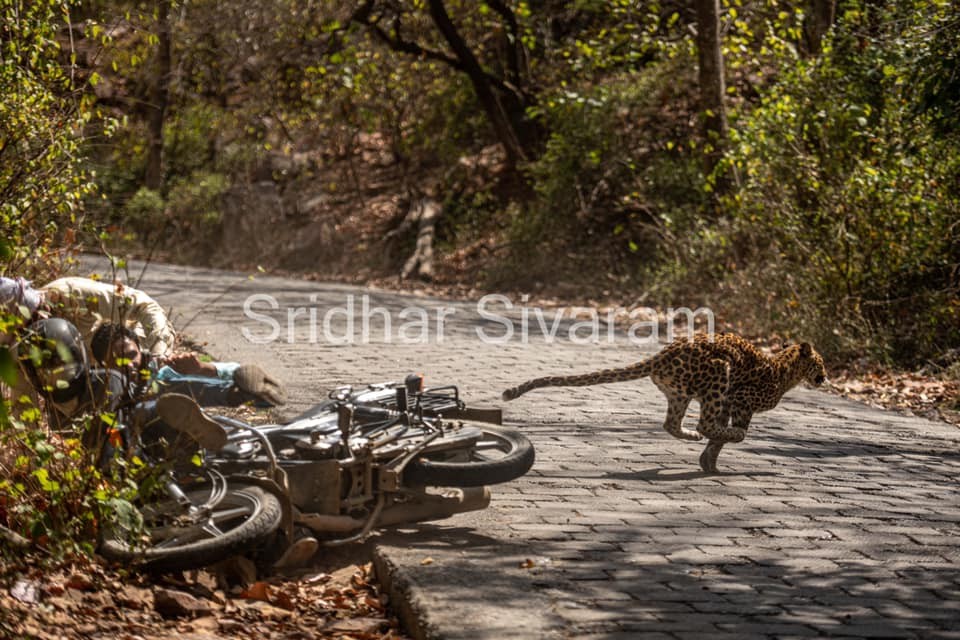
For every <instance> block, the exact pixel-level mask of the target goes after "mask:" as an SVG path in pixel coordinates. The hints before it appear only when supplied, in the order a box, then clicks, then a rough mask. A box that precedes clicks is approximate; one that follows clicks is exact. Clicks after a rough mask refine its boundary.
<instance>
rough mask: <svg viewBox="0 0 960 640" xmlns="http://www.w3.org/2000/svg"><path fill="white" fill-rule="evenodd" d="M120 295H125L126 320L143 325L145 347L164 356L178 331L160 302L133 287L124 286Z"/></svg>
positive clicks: (170, 347) (146, 349)
mask: <svg viewBox="0 0 960 640" xmlns="http://www.w3.org/2000/svg"><path fill="white" fill-rule="evenodd" d="M120 295H121V296H122V297H123V303H124V304H123V307H124V308H125V310H126V315H125V317H124V321H126V322H132V323H136V324H139V325H140V326H141V327H143V330H144V333H145V336H144V340H143V344H142V346H143V349H144V350H145V351H148V352H149V353H151V354H153V355H155V356H164V355H166V354H167V353H169V352H170V350H171V349H172V348H173V344H174V341H175V340H176V333H175V331H174V329H173V324H171V322H170V320H169V319H168V318H167V313H166V312H165V311H164V310H163V307H161V306H160V303H158V302H157V301H156V300H154V299H153V298H151V297H150V296H148V295H147V294H146V293H144V292H143V291H140V290H139V289H134V288H132V287H123V288H122V289H121V291H120ZM181 373H182V372H181Z"/></svg>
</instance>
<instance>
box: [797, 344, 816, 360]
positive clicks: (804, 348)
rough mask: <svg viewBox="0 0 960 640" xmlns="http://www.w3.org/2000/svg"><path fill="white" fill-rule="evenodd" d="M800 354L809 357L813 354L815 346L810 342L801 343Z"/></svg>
mask: <svg viewBox="0 0 960 640" xmlns="http://www.w3.org/2000/svg"><path fill="white" fill-rule="evenodd" d="M800 355H801V356H803V357H805V358H809V357H810V356H812V355H813V347H812V346H811V345H810V343H809V342H801V343H800Z"/></svg>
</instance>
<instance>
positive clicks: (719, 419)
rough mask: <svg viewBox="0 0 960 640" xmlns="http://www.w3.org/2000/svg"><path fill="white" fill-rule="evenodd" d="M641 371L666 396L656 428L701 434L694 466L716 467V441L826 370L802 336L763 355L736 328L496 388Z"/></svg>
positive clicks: (689, 436)
mask: <svg viewBox="0 0 960 640" xmlns="http://www.w3.org/2000/svg"><path fill="white" fill-rule="evenodd" d="M647 376H649V377H650V379H651V380H652V381H653V383H654V384H655V385H657V387H658V388H659V389H660V391H662V392H663V394H664V395H665V396H666V397H667V417H666V419H665V420H664V422H663V428H664V429H665V430H666V431H667V433H669V434H670V435H672V436H674V437H675V438H679V439H681V440H694V441H697V440H702V439H703V438H708V440H709V442H708V443H707V446H706V448H705V449H704V451H703V453H702V454H701V455H700V467H701V468H702V469H703V470H704V471H705V472H707V473H716V471H717V456H719V454H720V450H721V449H722V448H723V445H725V444H726V443H728V442H741V441H742V440H743V439H744V438H745V437H746V435H747V428H748V427H749V426H750V420H751V419H752V418H753V414H755V413H759V412H761V411H768V410H770V409H773V408H774V407H776V406H777V404H778V403H779V402H780V398H782V397H783V394H785V393H786V392H787V391H789V390H790V389H792V388H793V387H795V386H797V385H798V384H800V383H801V382H803V381H807V382H809V383H811V384H813V385H820V384H823V382H824V380H826V371H825V369H824V365H823V358H821V357H820V354H819V353H817V352H816V351H815V350H814V348H813V347H812V346H810V344H809V343H806V342H804V343H802V344H798V345H793V346H790V347H787V348H786V349H783V350H782V351H780V352H779V353H777V354H775V355H773V356H767V355H765V354H764V353H763V352H762V351H760V350H759V349H758V348H757V347H755V346H754V345H752V344H750V343H749V342H747V341H746V340H744V339H743V338H741V337H740V336H736V335H733V334H727V333H724V334H720V335H716V336H712V339H711V336H708V335H704V334H700V335H697V336H695V337H694V339H693V340H692V341H691V340H687V339H685V338H683V339H679V340H677V341H675V342H672V343H670V344H669V345H668V346H667V347H665V348H664V349H663V350H662V351H660V352H659V353H657V354H656V355H654V356H653V357H651V358H649V359H647V360H642V361H640V362H637V363H636V364H632V365H629V366H626V367H622V368H619V369H604V370H602V371H595V372H592V373H585V374H582V375H572V376H556V377H545V378H536V379H534V380H529V381H527V382H524V383H523V384H521V385H519V386H517V387H512V388H510V389H507V390H506V391H504V392H503V399H504V400H513V399H514V398H516V397H518V396H521V395H523V394H524V393H526V392H528V391H532V390H533V389H539V388H540V387H581V386H589V385H595V384H606V383H608V382H626V381H627V380H637V379H639V378H646V377H647ZM692 399H696V400H697V401H698V402H699V403H700V421H699V422H698V424H697V429H696V431H694V430H692V429H688V428H686V427H684V426H683V416H684V414H685V413H686V411H687V407H688V406H689V405H690V401H691V400H692Z"/></svg>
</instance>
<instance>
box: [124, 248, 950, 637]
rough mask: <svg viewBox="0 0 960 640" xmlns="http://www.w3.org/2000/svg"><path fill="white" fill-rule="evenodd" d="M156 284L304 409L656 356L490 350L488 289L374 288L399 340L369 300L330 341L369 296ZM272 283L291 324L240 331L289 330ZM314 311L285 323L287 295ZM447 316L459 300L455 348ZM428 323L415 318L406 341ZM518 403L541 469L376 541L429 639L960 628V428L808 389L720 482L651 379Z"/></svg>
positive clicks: (493, 329) (739, 454)
mask: <svg viewBox="0 0 960 640" xmlns="http://www.w3.org/2000/svg"><path fill="white" fill-rule="evenodd" d="M142 287H143V288H145V289H147V290H148V291H150V292H151V293H153V294H155V295H156V297H157V298H158V299H159V300H160V301H161V302H162V303H163V304H164V305H165V306H167V307H170V308H172V310H173V315H174V318H175V319H176V321H177V322H178V324H179V325H181V326H183V325H187V332H188V333H190V334H192V335H193V336H195V337H198V338H200V339H201V340H204V341H207V342H208V343H209V348H210V350H211V351H212V352H213V353H215V354H217V355H218V356H220V357H222V358H224V359H238V360H243V361H258V362H263V363H264V364H265V365H266V366H267V367H268V368H269V369H271V370H273V371H275V372H277V373H279V374H280V376H281V377H283V379H284V380H285V381H286V383H287V384H288V385H289V387H290V390H291V392H292V393H291V395H292V397H293V402H292V405H291V407H290V408H289V410H290V411H291V412H293V411H296V410H299V409H301V408H303V407H305V406H307V405H308V404H310V403H311V402H312V401H314V400H315V399H317V398H318V397H319V392H320V391H321V390H326V389H329V388H330V387H332V386H335V385H337V384H342V383H350V382H355V383H361V382H367V381H372V380H385V379H397V378H400V377H402V376H403V375H404V374H406V373H407V372H410V371H419V372H425V373H426V374H427V376H428V379H430V380H433V381H436V382H451V383H456V384H459V385H460V386H461V388H462V389H463V390H464V391H465V395H466V397H467V400H468V403H469V404H472V405H477V406H480V405H487V406H489V405H500V404H501V403H500V401H499V393H500V392H501V391H502V389H504V388H505V387H507V386H511V385H513V384H515V383H517V382H520V381H522V380H525V379H527V378H529V377H535V376H537V375H542V374H544V373H546V372H550V373H567V372H574V371H586V370H591V369H593V368H596V367H597V366H611V365H618V364H625V363H629V362H632V361H634V360H636V359H638V357H639V356H641V355H643V353H644V352H645V351H650V352H652V351H653V350H655V349H656V347H649V348H647V349H646V350H645V349H643V348H641V347H637V346H634V345H629V344H627V342H626V341H625V340H624V339H623V337H622V336H620V337H618V338H617V339H616V341H615V342H613V343H609V342H607V341H606V335H604V336H603V340H601V341H600V342H599V343H598V344H590V345H579V344H573V343H571V342H570V341H569V340H567V339H561V340H558V341H557V342H555V343H553V344H548V343H546V342H545V341H544V339H543V338H542V336H536V335H533V336H531V338H530V341H529V344H527V345H524V344H521V341H520V340H519V339H518V338H517V337H515V339H514V340H511V341H509V342H508V343H506V344H503V345H490V344H484V343H483V342H482V341H481V340H479V339H478V337H477V333H476V331H477V329H478V328H480V329H483V330H485V331H486V332H487V334H488V335H491V336H501V335H503V334H504V332H505V326H504V325H503V324H502V323H499V322H498V321H496V320H495V319H493V320H491V319H484V318H482V317H481V316H479V315H478V313H477V305H476V302H475V301H474V302H470V303H460V302H446V301H439V300H429V299H422V298H414V297H409V296H400V295H396V294H392V293H385V292H367V293H369V296H370V297H369V306H370V308H374V307H382V308H384V309H385V310H386V311H387V312H389V314H390V315H391V322H392V325H393V326H392V329H393V332H394V337H393V338H392V339H391V340H389V341H388V340H385V339H384V333H383V316H382V315H376V314H373V315H371V317H372V318H373V321H372V322H371V323H370V324H369V325H368V329H370V340H369V343H368V344H351V345H334V344H330V341H329V340H328V339H327V338H326V337H325V336H324V335H323V330H322V320H323V317H324V315H325V314H326V313H327V312H328V311H329V310H330V309H332V308H335V307H346V306H347V305H348V303H349V301H350V298H349V296H354V298H353V302H354V309H353V314H348V313H347V312H346V311H344V312H342V313H334V315H333V316H331V320H333V321H334V322H332V324H331V325H330V328H331V331H332V333H333V334H335V335H333V336H331V337H334V338H335V337H336V336H337V335H343V334H344V332H345V331H346V329H347V326H346V322H347V320H346V318H347V316H348V315H350V317H351V318H352V319H353V321H354V327H353V328H354V330H355V332H356V334H357V337H358V338H359V337H361V333H362V316H363V307H362V299H361V296H362V295H363V294H364V293H365V292H364V291H361V290H357V289H354V288H349V287H344V286H337V285H326V284H319V283H311V282H303V281H298V280H287V279H279V278H272V277H256V278H254V279H252V280H251V279H248V278H247V277H246V276H244V275H243V274H230V273H225V272H218V271H205V270H188V269H181V268H172V267H165V266H160V265H153V266H151V267H150V269H149V270H148V272H147V276H146V277H145V278H144V280H143V282H142ZM258 293H259V294H268V295H270V296H273V297H274V298H275V299H276V300H277V305H278V307H279V308H278V309H276V310H273V309H271V308H270V301H269V299H267V298H261V299H256V300H254V301H253V310H254V311H255V312H257V313H260V314H267V315H269V316H270V317H271V318H275V319H276V320H277V321H278V326H277V330H278V332H279V340H278V341H274V342H271V343H269V344H262V345H261V344H252V343H251V342H250V341H249V340H248V339H247V338H246V337H245V336H244V333H243V329H244V328H245V329H246V330H247V332H249V333H250V334H251V335H253V336H254V337H255V338H263V337H266V336H267V335H268V334H270V333H272V332H273V331H274V327H273V325H270V324H268V322H267V321H266V320H265V318H262V317H257V316H254V317H252V318H251V317H247V316H245V315H244V311H243V304H244V301H245V300H248V296H250V295H252V294H258ZM415 305H420V306H423V307H424V308H428V309H430V310H431V312H430V313H431V327H430V337H431V338H432V341H431V342H430V343H428V344H421V345H408V344H400V343H399V341H398V340H397V338H396V336H397V332H398V331H399V330H400V329H401V327H400V325H403V324H404V323H410V322H411V321H414V320H417V316H416V315H412V314H414V313H415V312H412V311H408V312H406V314H405V315H401V314H402V313H403V309H404V308H405V307H409V306H415ZM297 307H303V308H304V310H303V311H302V312H300V313H299V315H297V316H296V317H294V318H293V319H292V320H290V323H289V325H288V315H287V314H288V311H287V309H288V308H297ZM437 308H446V309H447V317H446V322H445V324H444V339H443V341H442V342H439V341H438V340H437V331H436V324H435V319H436V316H435V313H436V309H437ZM489 308H490V309H491V310H492V311H496V312H498V313H499V312H501V311H503V307H502V305H497V304H491V306H490V307H489ZM310 309H313V310H314V311H313V313H314V314H315V317H316V318H317V323H316V326H317V330H318V331H317V335H316V340H315V342H311V335H310V328H311V324H312V323H311V322H310ZM451 310H452V311H451ZM197 314H199V315H197ZM368 315H370V314H368ZM194 316H196V317H194ZM515 317H516V316H515ZM191 318H192V321H191ZM532 322H533V321H532ZM548 326H549V325H548ZM291 327H292V331H291V332H289V336H288V328H291ZM567 328H568V327H567V325H564V326H563V329H564V330H562V331H561V335H564V336H565V335H566V331H565V329H567ZM419 329H420V327H419V326H415V325H413V324H407V326H405V327H403V331H405V333H406V335H407V336H411V335H416V334H417V333H419ZM288 337H290V338H291V339H292V342H287V341H286V340H287V338H288ZM505 409H506V420H507V422H509V423H512V424H516V425H519V426H520V427H521V428H522V429H523V430H524V431H525V432H526V433H527V434H528V435H529V437H530V439H531V440H532V441H533V443H534V445H535V447H536V450H537V463H536V465H535V466H534V469H533V470H532V471H531V472H530V473H529V474H528V475H527V476H526V477H524V478H523V479H521V480H518V481H515V482H513V483H510V484H507V485H500V486H497V487H495V488H494V500H493V503H492V506H491V508H489V509H487V510H486V511H484V512H481V513H478V514H463V515H460V516H457V517H456V518H453V519H451V520H448V521H445V522H442V523H436V524H433V525H427V526H423V527H420V528H419V529H418V530H416V531H409V532H408V531H401V532H398V533H396V534H392V535H390V536H386V537H384V539H383V543H382V544H381V546H380V551H379V556H380V566H381V568H382V569H384V570H385V572H386V570H391V571H393V572H395V574H394V575H393V577H394V586H398V587H399V588H400V589H401V591H404V592H405V593H406V594H407V598H408V600H409V601H408V603H407V605H405V606H408V607H409V609H410V610H411V611H412V613H413V616H414V619H415V621H416V628H415V629H414V631H415V633H416V634H417V635H421V636H427V637H447V638H504V637H519V638H565V637H574V638H621V637H622V638H634V637H643V638H654V639H656V638H675V639H676V638H698V639H699V638H705V637H730V638H733V637H736V638H754V637H756V638H793V637H796V638H810V637H859V638H867V637H869V638H874V637H889V638H960V572H958V569H960V550H958V543H960V488H958V478H960V432H958V431H957V430H956V429H955V428H953V427H950V426H949V425H945V424H938V423H932V422H928V421H925V420H921V419H917V418H912V417H903V416H900V415H897V414H895V413H890V412H885V411H880V410H875V409H871V408H867V407H864V406H862V405H859V404H856V403H853V402H849V401H846V400H844V399H841V398H838V397H835V396H831V395H828V394H826V393H821V392H816V391H811V390H804V389H797V390H794V391H792V392H791V393H789V394H788V396H787V398H786V399H785V400H784V401H783V402H782V403H781V405H780V407H778V408H777V409H775V410H774V411H771V412H769V413H766V414H760V415H759V416H757V417H756V418H755V420H754V423H753V426H752V429H751V433H750V435H749V436H748V437H747V439H746V441H745V442H743V443H742V444H740V445H735V446H730V447H728V448H727V449H725V450H724V452H723V453H722V455H721V457H720V468H721V470H722V471H723V473H721V474H719V475H713V476H707V475H704V474H702V473H701V472H700V470H699V467H698V466H697V456H698V455H699V452H700V445H697V444H693V443H686V442H681V441H678V440H674V439H672V438H670V437H669V436H668V435H667V434H666V433H665V432H663V431H662V430H661V429H660V427H659V424H660V422H661V421H662V418H663V412H664V409H665V401H664V399H663V397H662V396H661V395H660V394H659V392H657V391H656V389H655V388H654V387H653V385H652V384H650V382H649V381H640V382H632V383H624V384H619V385H606V386H602V387H593V388H581V389H544V390H539V391H535V392H532V393H530V394H528V395H526V396H523V397H522V398H520V399H518V400H516V401H514V402H512V403H509V404H507V405H505ZM688 419H691V418H690V417H688ZM397 604H398V606H400V605H401V604H402V603H397Z"/></svg>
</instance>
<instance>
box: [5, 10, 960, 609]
mask: <svg viewBox="0 0 960 640" xmlns="http://www.w3.org/2000/svg"><path fill="white" fill-rule="evenodd" d="M0 63H2V64H0V227H2V229H3V234H2V235H0V273H2V275H7V276H26V277H28V278H31V279H33V280H35V281H36V282H38V283H44V282H46V281H48V280H49V279H51V278H53V277H55V276H57V275H58V274H59V273H61V272H62V270H63V269H64V266H65V264H66V263H67V262H68V261H69V260H70V259H71V257H72V256H74V255H75V254H76V252H77V251H80V250H94V251H99V250H107V251H110V252H111V253H113V254H114V255H116V256H121V257H129V256H138V257H144V258H149V259H164V260H172V261H179V262H184V263H190V264H196V265H211V266H218V267H231V268H236V269H243V270H251V271H252V270H255V269H264V270H268V271H287V272H295V273H299V274H303V275H305V276H309V277H313V278H333V279H341V280H349V281H353V282H362V283H379V284H386V285H388V286H395V287H421V288H422V287H424V286H426V285H425V284H424V283H429V286H430V287H432V288H433V290H435V291H447V292H452V293H458V294H461V295H473V294H474V293H476V292H480V291H499V292H507V293H515V294H518V295H519V294H524V293H526V294H531V295H534V296H538V297H540V298H542V299H547V300H551V299H552V300H555V301H558V302H560V303H572V304H577V305H585V304H597V305H601V304H612V305H615V306H624V307H628V308H629V307H635V306H645V307H663V308H665V307H668V306H678V305H684V306H689V307H697V306H705V307H709V308H711V309H713V310H714V312H716V313H717V314H718V316H719V318H720V320H721V322H722V326H724V327H725V328H730V329H734V330H737V331H740V332H742V333H744V334H746V335H748V336H751V337H761V338H763V339H764V340H766V341H768V342H771V341H777V340H781V339H783V340H800V339H804V340H810V341H812V342H813V343H814V344H815V345H816V346H817V347H818V349H819V350H820V351H821V352H822V353H823V354H824V355H825V357H826V358H827V361H828V362H829V363H830V364H831V367H832V369H833V370H834V371H837V370H839V369H843V368H850V367H852V368H855V369H856V368H859V369H861V370H864V369H866V370H872V371H876V370H878V369H877V368H878V367H879V368H880V369H881V370H887V371H891V372H893V373H892V374H890V375H891V376H893V379H895V380H896V383H895V386H893V387H891V388H892V389H893V391H892V392H891V395H893V396H897V397H905V396H906V395H907V392H908V391H909V390H910V387H908V386H907V385H906V383H905V382H904V380H907V377H906V376H905V375H904V373H903V372H905V371H912V372H916V371H917V370H921V369H922V371H923V372H924V373H923V376H924V377H923V378H922V380H923V381H924V382H923V383H922V384H923V385H927V386H922V387H919V388H920V389H921V390H924V389H930V388H931V387H930V386H929V385H928V383H927V380H929V377H930V376H934V377H935V378H937V379H938V380H939V382H937V384H939V385H940V386H938V387H937V388H938V389H939V391H938V393H941V394H942V396H940V397H938V398H937V399H936V402H937V403H939V404H942V403H943V402H942V401H943V400H944V398H946V402H947V404H950V406H952V408H953V409H954V410H956V409H960V407H958V406H957V398H956V390H957V388H958V387H960V382H958V381H960V215H958V214H960V180H958V178H960V145H958V142H960V127H958V125H960V7H958V5H957V4H956V3H951V2H949V1H948V0H901V1H897V2H894V1H892V0H842V1H840V2H835V1H834V0H755V1H752V0H723V1H722V2H718V0H657V1H650V2H630V1H626V0H609V1H605V2H599V1H592V0H579V1H574V2H557V1H552V0H529V1H525V2H517V1H514V0H485V1H481V2H466V1H459V0H413V1H408V0H361V1H357V2H342V1H333V0H263V1H262V2H258V3H249V2H245V1H241V0H177V1H174V0H157V1H156V2H133V1H130V0H91V1H85V2H75V1H73V0H0ZM22 322H23V319H22V318H20V317H18V316H17V315H16V314H13V315H10V314H7V315H4V316H3V317H2V318H0V332H9V331H12V330H15V329H16V327H15V325H17V324H18V323H22ZM15 377H16V367H15V365H14V362H13V361H12V359H11V357H10V355H9V352H7V351H6V350H5V349H4V350H0V378H2V379H3V380H4V381H5V382H7V383H13V382H15ZM951 390H952V391H951ZM924 393H926V392H925V391H921V392H918V394H919V395H920V396H923V400H924V401H927V400H928V399H929V398H927V397H926V396H925V395H924ZM915 395H917V394H915ZM951 403H952V404H951ZM5 407H6V405H5V404H4V403H0V419H2V426H3V429H2V430H0V436H2V437H0V441H2V443H3V448H4V450H6V451H13V452H14V457H15V458H16V464H15V465H14V466H15V469H16V471H17V473H16V474H14V476H16V477H13V478H12V479H8V478H4V479H0V498H2V500H0V516H2V522H3V523H5V526H6V527H9V529H6V530H8V531H9V530H14V529H15V530H16V531H19V532H21V533H24V534H27V535H28V536H29V537H30V539H31V541H33V542H34V543H37V544H40V545H41V546H43V545H46V544H47V542H48V541H49V540H51V539H53V538H56V539H58V540H61V541H66V544H67V548H72V547H70V545H79V547H83V548H84V549H86V550H87V551H91V550H92V546H91V545H92V542H93V541H94V540H95V539H96V527H97V518H98V517H99V516H98V514H100V516H104V517H118V516H117V515H116V514H117V513H120V512H122V511H123V509H122V506H123V505H124V504H128V503H127V502H126V500H127V499H128V498H130V497H131V496H133V495H135V491H136V487H131V486H128V485H127V484H124V483H123V482H120V483H118V484H113V485H110V484H109V483H108V484H104V482H103V480H104V479H103V478H101V477H100V475H99V474H98V472H97V471H96V469H95V468H94V467H93V466H92V463H91V462H90V461H89V460H87V461H86V462H84V463H82V464H81V463H79V462H78V461H79V460H80V459H81V457H82V454H81V453H80V451H79V449H78V448H77V447H73V448H71V446H72V445H69V443H67V445H64V443H57V442H54V443H53V444H51V441H50V440H49V437H48V434H47V433H46V432H45V431H44V429H43V428H42V419H41V414H40V412H39V411H36V410H34V411H32V412H25V413H21V415H20V419H22V420H23V421H22V422H21V421H11V420H9V419H8V416H6V415H5ZM954 415H960V414H954ZM84 465H86V466H84ZM18 478H19V479H18ZM51 505H54V506H56V507H57V508H56V509H52V508H51ZM110 513H113V514H114V515H113V516H109V515H104V514H110ZM0 622H2V620H0Z"/></svg>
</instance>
